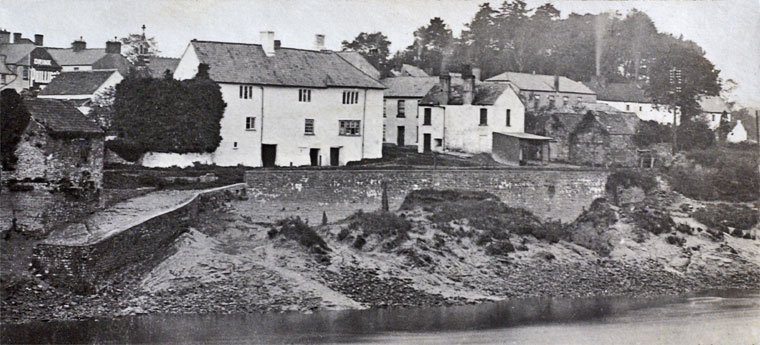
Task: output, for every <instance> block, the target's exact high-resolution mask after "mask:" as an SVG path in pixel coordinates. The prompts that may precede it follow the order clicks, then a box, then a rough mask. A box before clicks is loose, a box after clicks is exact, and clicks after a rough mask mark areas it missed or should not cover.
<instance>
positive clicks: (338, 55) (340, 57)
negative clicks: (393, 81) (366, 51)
mask: <svg viewBox="0 0 760 345" xmlns="http://www.w3.org/2000/svg"><path fill="white" fill-rule="evenodd" d="M330 51H331V50H330ZM333 53H335V56H337V57H338V58H339V59H341V60H343V62H345V63H347V64H348V65H349V66H351V67H353V68H354V69H355V70H357V71H359V72H361V74H364V75H365V76H367V77H368V78H369V79H372V80H374V81H376V82H378V83H380V80H378V79H375V78H373V77H372V76H371V75H369V74H367V73H366V72H364V71H362V70H361V69H359V67H356V66H354V64H352V63H350V62H348V60H346V59H345V58H344V57H342V56H340V54H338V53H336V52H333ZM357 53H358V52H357ZM359 55H361V54H359ZM362 58H364V56H363V55H362ZM367 62H369V61H367ZM370 65H371V64H370ZM372 67H375V66H372ZM380 84H382V83H380ZM383 86H385V85H383Z"/></svg>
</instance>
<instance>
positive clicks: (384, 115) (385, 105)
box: [383, 100, 388, 117]
mask: <svg viewBox="0 0 760 345" xmlns="http://www.w3.org/2000/svg"><path fill="white" fill-rule="evenodd" d="M387 103H388V102H386V101H385V100H383V117H386V116H387V115H386V114H385V107H387V106H388V104H387Z"/></svg>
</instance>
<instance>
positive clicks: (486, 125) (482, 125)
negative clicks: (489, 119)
mask: <svg viewBox="0 0 760 345" xmlns="http://www.w3.org/2000/svg"><path fill="white" fill-rule="evenodd" d="M478 126H480V127H488V124H485V125H484V124H482V123H481V124H480V125H478Z"/></svg>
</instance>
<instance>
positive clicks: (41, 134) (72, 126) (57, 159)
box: [10, 98, 104, 190]
mask: <svg viewBox="0 0 760 345" xmlns="http://www.w3.org/2000/svg"><path fill="white" fill-rule="evenodd" d="M24 103H25V104H26V107H27V109H28V110H29V114H30V115H31V120H30V122H29V125H28V126H27V128H26V130H25V131H24V134H23V137H22V139H21V141H20V142H19V144H18V147H17V148H16V151H15V155H16V157H17V158H18V161H17V162H16V170H15V171H13V172H11V173H10V175H11V176H12V178H15V179H17V180H40V179H41V180H44V181H48V182H51V183H63V182H62V181H67V182H70V183H71V185H72V186H73V187H81V188H90V189H95V190H99V189H101V188H102V181H103V136H104V133H103V131H102V130H101V129H100V127H99V126H98V125H97V124H96V123H95V122H93V121H90V120H89V119H87V118H86V117H85V116H84V115H82V113H81V112H79V110H77V109H76V108H74V107H73V106H71V105H70V104H68V103H67V102H65V101H62V100H55V99H39V98H36V99H27V100H25V101H24Z"/></svg>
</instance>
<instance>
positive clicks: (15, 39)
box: [13, 32, 21, 43]
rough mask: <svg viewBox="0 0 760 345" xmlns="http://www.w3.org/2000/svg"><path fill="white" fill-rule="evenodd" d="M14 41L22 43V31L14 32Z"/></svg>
mask: <svg viewBox="0 0 760 345" xmlns="http://www.w3.org/2000/svg"><path fill="white" fill-rule="evenodd" d="M13 43H21V33H20V32H14V33H13Z"/></svg>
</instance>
